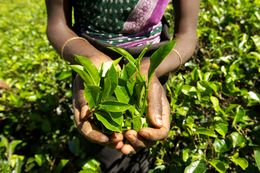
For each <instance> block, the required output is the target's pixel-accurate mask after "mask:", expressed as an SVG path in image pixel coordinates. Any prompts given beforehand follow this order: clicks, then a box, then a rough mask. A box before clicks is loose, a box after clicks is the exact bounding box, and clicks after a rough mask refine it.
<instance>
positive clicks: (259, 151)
mask: <svg viewBox="0 0 260 173" xmlns="http://www.w3.org/2000/svg"><path fill="white" fill-rule="evenodd" d="M254 156H255V162H256V165H257V167H258V170H259V171H260V148H256V149H255V150H254Z"/></svg>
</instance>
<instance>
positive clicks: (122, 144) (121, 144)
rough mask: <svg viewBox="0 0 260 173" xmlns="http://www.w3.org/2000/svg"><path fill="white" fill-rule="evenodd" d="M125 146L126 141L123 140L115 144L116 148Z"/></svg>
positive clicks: (119, 148)
mask: <svg viewBox="0 0 260 173" xmlns="http://www.w3.org/2000/svg"><path fill="white" fill-rule="evenodd" d="M123 146H124V143H123V142H122V141H120V142H118V143H116V144H115V149H116V150H121V149H122V148H123Z"/></svg>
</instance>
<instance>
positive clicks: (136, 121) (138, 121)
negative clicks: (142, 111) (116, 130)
mask: <svg viewBox="0 0 260 173" xmlns="http://www.w3.org/2000/svg"><path fill="white" fill-rule="evenodd" d="M141 128H142V118H141V116H134V117H133V129H134V130H135V131H137V132H138V131H139V130H140V129H141Z"/></svg>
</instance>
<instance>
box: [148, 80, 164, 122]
mask: <svg viewBox="0 0 260 173" xmlns="http://www.w3.org/2000/svg"><path fill="white" fill-rule="evenodd" d="M153 80H158V79H153ZM161 97H162V87H161V85H160V84H159V83H158V82H152V83H151V85H150V87H149V91H148V119H149V122H150V123H151V125H152V126H154V127H161V126H162V101H161Z"/></svg>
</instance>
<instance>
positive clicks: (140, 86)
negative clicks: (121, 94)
mask: <svg viewBox="0 0 260 173" xmlns="http://www.w3.org/2000/svg"><path fill="white" fill-rule="evenodd" d="M134 93H136V103H137V107H138V108H139V109H140V112H141V114H142V113H143V111H144V110H143V109H144V108H145V104H146V94H147V93H146V83H145V82H139V83H136V84H135V89H134Z"/></svg>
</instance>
